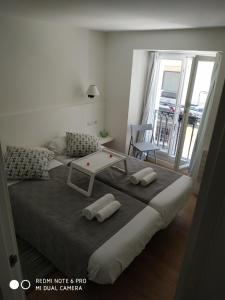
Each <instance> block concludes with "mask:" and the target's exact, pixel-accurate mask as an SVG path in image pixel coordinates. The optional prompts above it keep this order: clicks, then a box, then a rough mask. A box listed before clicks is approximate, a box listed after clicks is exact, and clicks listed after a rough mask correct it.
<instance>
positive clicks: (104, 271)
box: [49, 160, 191, 284]
mask: <svg viewBox="0 0 225 300" xmlns="http://www.w3.org/2000/svg"><path fill="white" fill-rule="evenodd" d="M59 165H61V163H60V162H59V161H56V160H52V161H51V162H50V164H49V170H50V169H52V168H55V167H57V166H59ZM190 187H191V179H190V178H189V177H187V176H182V177H180V178H179V179H178V180H176V181H175V182H174V183H173V184H171V185H170V186H169V187H167V188H166V189H165V190H164V191H162V192H161V193H159V194H158V195H157V196H156V197H154V198H153V199H152V200H151V203H150V205H149V206H147V207H146V208H145V209H144V210H142V211H141V212H140V213H139V214H137V215H136V216H135V217H134V218H133V219H132V220H131V221H130V222H129V223H128V224H126V225H125V226H124V227H123V228H121V229H120V230H119V231H118V232H117V233H116V234H115V235H113V236H112V237H111V238H110V239H109V240H108V241H107V242H105V243H104V244H103V245H102V246H101V247H99V248H98V249H97V250H96V251H95V252H94V253H93V254H92V255H91V257H90V259H89V263H88V269H87V271H88V278H89V279H90V280H92V281H94V282H96V283H100V284H112V283H114V282H115V280H116V279H117V278H118V277H119V276H120V274H121V273H122V272H123V271H124V269H125V268H126V267H127V266H129V264H130V263H131V262H132V261H133V260H134V258H135V257H136V256H137V255H139V254H140V253H141V251H142V250H143V249H144V248H145V246H146V245H147V243H148V242H149V241H150V240H151V238H152V236H153V235H154V234H155V233H156V232H157V231H159V230H160V229H162V228H164V227H166V226H167V225H168V224H169V223H170V222H171V221H172V220H173V218H174V217H175V215H176V214H177V212H178V211H179V210H180V209H181V208H182V207H183V205H184V203H185V200H186V198H187V195H188V192H189V191H190Z"/></svg>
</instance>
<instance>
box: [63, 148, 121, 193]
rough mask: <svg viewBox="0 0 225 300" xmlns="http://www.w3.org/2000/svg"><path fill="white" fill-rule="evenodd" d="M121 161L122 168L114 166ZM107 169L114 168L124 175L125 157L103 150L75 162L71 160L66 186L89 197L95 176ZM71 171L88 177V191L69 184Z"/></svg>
mask: <svg viewBox="0 0 225 300" xmlns="http://www.w3.org/2000/svg"><path fill="white" fill-rule="evenodd" d="M121 161H123V162H124V168H119V167H117V166H116V164H117V163H119V162H121ZM109 167H114V168H116V169H118V170H120V171H121V172H124V173H125V174H127V162H126V156H125V155H122V154H120V153H117V152H114V151H112V150H109V149H106V148H104V149H102V150H100V151H98V152H95V153H92V154H90V155H87V156H84V157H82V158H79V159H77V160H73V161H72V162H71V164H70V169H69V175H68V179H67V184H68V185H69V186H70V187H72V188H73V189H75V190H76V191H78V192H80V193H81V194H83V195H85V196H87V197H89V196H91V194H92V190H93V185H94V179H95V176H96V174H98V173H100V172H101V171H103V170H105V169H107V168H109ZM73 169H76V170H78V171H80V172H82V173H85V174H87V175H89V176H90V181H89V185H88V190H84V189H83V188H81V187H79V186H77V185H76V184H74V183H72V182H71V176H72V170H73Z"/></svg>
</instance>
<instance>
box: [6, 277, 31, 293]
mask: <svg viewBox="0 0 225 300" xmlns="http://www.w3.org/2000/svg"><path fill="white" fill-rule="evenodd" d="M19 286H20V287H21V288H22V289H23V290H28V289H29V288H30V287H31V283H30V281H29V280H27V279H24V280H22V281H21V282H20V283H19V281H18V280H15V279H13V280H11V281H10V282H9V287H10V288H11V289H12V290H17V289H18V288H19Z"/></svg>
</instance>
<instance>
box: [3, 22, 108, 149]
mask: <svg viewBox="0 0 225 300" xmlns="http://www.w3.org/2000/svg"><path fill="white" fill-rule="evenodd" d="M0 36H1V43H0V58H1V59H0V137H1V139H2V140H3V141H4V142H7V143H14V141H15V142H16V143H17V142H19V138H18V136H22V137H23V138H21V143H22V144H24V143H26V144H30V143H32V144H33V143H35V138H33V139H31V137H32V131H33V132H35V135H37V136H36V141H37V142H38V143H40V142H45V141H46V139H49V138H51V137H52V135H57V134H59V133H61V131H62V129H66V128H70V129H71V130H77V129H78V130H82V131H85V132H93V133H95V132H97V131H99V129H102V128H103V127H104V117H103V115H104V84H105V82H104V78H105V72H104V67H105V34H104V33H101V32H96V31H90V30H86V29H78V28H74V27H72V26H69V25H63V24H62V23H60V24H59V23H55V22H46V21H37V20H31V19H21V18H8V17H4V18H1V20H0ZM89 84H97V85H98V87H99V90H100V93H101V95H100V96H99V97H98V98H97V101H94V102H93V103H91V104H89V103H90V100H89V99H88V98H87V96H86V94H85V92H86V90H87V88H88V85H89ZM47 116H50V117H49V121H48V120H47ZM42 119H43V122H42ZM95 120H97V121H98V124H97V125H92V126H88V124H87V123H88V122H89V121H95ZM26 125H27V126H26ZM31 127H32V130H31ZM38 127H40V130H39V131H40V132H39V133H38ZM43 132H44V133H43ZM26 136H27V141H24V139H26Z"/></svg>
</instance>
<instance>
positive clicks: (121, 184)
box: [97, 158, 181, 204]
mask: <svg viewBox="0 0 225 300" xmlns="http://www.w3.org/2000/svg"><path fill="white" fill-rule="evenodd" d="M127 167H128V175H126V176H125V175H124V174H123V173H122V172H120V171H118V170H117V169H113V168H108V169H106V170H104V171H103V172H101V173H99V174H98V175H97V178H98V180H100V181H102V182H104V183H106V184H108V185H110V186H112V187H114V188H116V189H118V190H120V191H122V192H125V193H127V194H128V195H130V196H132V197H135V198H137V199H139V200H140V201H142V202H144V203H146V204H148V203H149V202H150V201H151V200H152V199H153V198H154V197H155V196H156V195H157V194H159V193H160V192H161V191H162V190H164V189H165V188H166V187H168V186H169V185H170V184H172V183H173V182H174V181H176V180H177V179H178V178H179V177H181V175H180V174H178V173H176V172H174V171H170V170H168V169H166V168H162V167H159V166H156V165H155V164H150V163H148V162H145V161H141V160H139V159H135V158H127ZM146 167H151V168H153V169H154V171H155V172H157V180H156V181H154V182H153V183H151V184H150V185H148V186H146V187H143V186H140V185H134V184H132V183H131V182H130V181H129V177H130V175H131V174H133V173H135V172H137V171H140V170H141V169H144V168H146Z"/></svg>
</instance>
